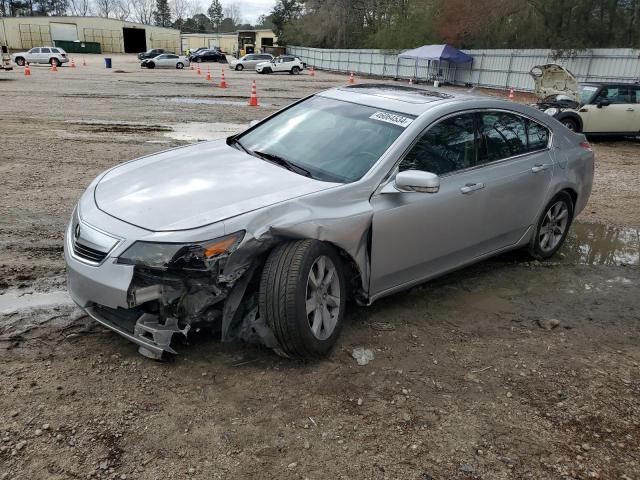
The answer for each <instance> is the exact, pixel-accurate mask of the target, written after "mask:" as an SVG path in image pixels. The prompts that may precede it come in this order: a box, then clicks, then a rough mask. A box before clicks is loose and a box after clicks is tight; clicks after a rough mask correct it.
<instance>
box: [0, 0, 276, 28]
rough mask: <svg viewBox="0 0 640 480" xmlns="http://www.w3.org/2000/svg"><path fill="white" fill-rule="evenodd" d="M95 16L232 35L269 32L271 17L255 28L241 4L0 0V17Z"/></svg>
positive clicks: (176, 0) (168, 0)
mask: <svg viewBox="0 0 640 480" xmlns="http://www.w3.org/2000/svg"><path fill="white" fill-rule="evenodd" d="M49 15H50V16H62V15H74V16H90V15H91V16H98V17H105V18H117V19H120V20H129V21H133V22H138V23H143V24H145V25H157V26H161V27H172V28H177V29H179V30H181V31H182V32H185V33H211V32H219V33H226V32H233V31H236V30H242V29H251V28H271V27H272V23H271V20H270V16H268V15H263V16H262V17H260V18H259V19H258V21H257V22H256V24H255V25H252V24H250V23H248V22H246V21H245V20H244V18H243V16H242V3H241V2H233V3H226V4H225V6H224V7H223V5H222V4H221V3H220V0H213V1H212V2H211V4H210V5H208V7H206V8H205V7H203V6H202V4H201V3H200V0H0V17H16V16H21V17H27V16H49Z"/></svg>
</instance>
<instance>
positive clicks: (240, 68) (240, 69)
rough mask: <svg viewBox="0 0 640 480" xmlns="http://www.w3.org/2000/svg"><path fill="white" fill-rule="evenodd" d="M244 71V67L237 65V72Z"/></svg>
mask: <svg viewBox="0 0 640 480" xmlns="http://www.w3.org/2000/svg"><path fill="white" fill-rule="evenodd" d="M242 70H244V65H236V72H241V71H242Z"/></svg>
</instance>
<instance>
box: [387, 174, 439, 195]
mask: <svg viewBox="0 0 640 480" xmlns="http://www.w3.org/2000/svg"><path fill="white" fill-rule="evenodd" d="M394 183H395V188H396V189H398V190H399V191H401V192H421V193H437V192H438V190H440V177H438V175H436V174H435V173H431V172H422V171H420V170H406V171H404V172H400V173H398V174H397V175H396V178H395V182H394Z"/></svg>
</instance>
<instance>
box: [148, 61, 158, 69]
mask: <svg viewBox="0 0 640 480" xmlns="http://www.w3.org/2000/svg"><path fill="white" fill-rule="evenodd" d="M147 68H156V64H155V63H153V62H149V63H147Z"/></svg>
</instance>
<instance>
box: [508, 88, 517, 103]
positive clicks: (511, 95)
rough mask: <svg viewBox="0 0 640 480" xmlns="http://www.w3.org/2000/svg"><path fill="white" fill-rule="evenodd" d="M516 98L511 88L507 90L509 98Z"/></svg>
mask: <svg viewBox="0 0 640 480" xmlns="http://www.w3.org/2000/svg"><path fill="white" fill-rule="evenodd" d="M514 98H516V96H515V93H514V91H513V88H512V89H510V90H509V100H513V99H514Z"/></svg>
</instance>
